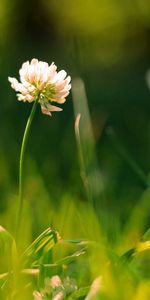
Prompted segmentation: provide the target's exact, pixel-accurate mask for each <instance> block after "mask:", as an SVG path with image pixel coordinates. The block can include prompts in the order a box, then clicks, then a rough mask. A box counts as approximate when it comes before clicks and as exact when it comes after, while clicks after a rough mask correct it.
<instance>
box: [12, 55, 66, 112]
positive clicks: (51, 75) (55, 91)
mask: <svg viewBox="0 0 150 300" xmlns="http://www.w3.org/2000/svg"><path fill="white" fill-rule="evenodd" d="M19 74H20V82H18V80H17V79H16V78H12V77H8V80H9V82H10V83H11V87H12V88H13V89H14V90H15V91H16V92H18V93H17V97H18V100H19V101H28V102H33V101H36V100H37V99H38V102H39V103H40V105H41V110H42V113H43V114H46V115H50V116H51V112H54V111H61V110H62V109H61V108H60V107H57V106H54V105H52V103H53V102H56V103H58V104H63V103H64V102H65V101H66V97H67V96H68V94H69V90H70V89H71V84H70V81H71V78H70V76H67V73H66V72H65V71H64V70H61V71H59V72H57V67H56V65H55V64H54V63H52V64H51V65H48V63H46V62H42V61H38V59H35V58H33V59H32V60H31V62H29V61H27V62H25V63H23V65H22V67H21V69H20V71H19ZM66 76H67V77H66Z"/></svg>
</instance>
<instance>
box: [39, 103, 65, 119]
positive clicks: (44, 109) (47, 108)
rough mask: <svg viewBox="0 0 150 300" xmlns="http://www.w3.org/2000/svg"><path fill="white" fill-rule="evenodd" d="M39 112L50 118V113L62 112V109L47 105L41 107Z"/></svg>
mask: <svg viewBox="0 0 150 300" xmlns="http://www.w3.org/2000/svg"><path fill="white" fill-rule="evenodd" d="M41 110H42V113H43V114H45V115H49V116H51V115H52V114H51V112H54V111H62V108H60V107H57V106H54V105H51V104H47V105H46V106H43V105H41Z"/></svg>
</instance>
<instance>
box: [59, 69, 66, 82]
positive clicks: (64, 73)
mask: <svg viewBox="0 0 150 300" xmlns="http://www.w3.org/2000/svg"><path fill="white" fill-rule="evenodd" d="M66 75H67V73H66V72H65V71H64V70H62V71H59V72H58V73H57V75H56V80H57V81H58V80H63V79H64V78H65V77H66Z"/></svg>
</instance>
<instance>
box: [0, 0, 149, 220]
mask: <svg viewBox="0 0 150 300" xmlns="http://www.w3.org/2000/svg"><path fill="white" fill-rule="evenodd" d="M0 54H1V55H0V70H1V71H0V91H1V108H0V136H1V139H0V215H1V223H2V225H6V226H8V219H7V217H6V216H7V212H8V211H9V210H10V211H11V209H12V210H13V208H12V207H14V205H15V203H16V201H17V200H16V196H17V189H18V162H19V153H20V146H21V140H22V136H23V131H24V128H25V124H26V120H27V118H28V115H29V112H30V109H31V104H28V103H19V102H17V99H16V95H15V93H14V91H13V90H12V89H11V87H10V84H9V82H8V80H7V78H8V76H11V77H17V78H18V76H19V75H18V74H19V73H18V71H19V69H20V67H21V65H22V63H23V62H25V61H27V60H31V59H32V58H33V57H35V58H38V59H39V60H42V61H47V62H48V63H49V64H50V63H51V62H52V61H54V62H55V63H56V65H57V66H58V69H59V70H60V69H65V70H66V71H67V73H68V74H69V75H71V77H72V79H74V78H76V77H81V78H82V80H83V81H84V84H85V89H86V94H87V99H88V105H89V110H90V114H91V120H92V126H93V132H94V137H95V142H96V153H97V159H98V165H99V170H100V172H101V179H102V181H103V194H104V197H103V196H102V193H101V192H99V194H97V196H96V202H97V207H99V208H100V209H101V208H103V209H104V210H107V211H108V212H110V215H111V214H112V215H113V216H114V214H115V215H116V216H118V215H120V216H121V222H122V223H124V220H126V217H127V216H129V215H130V213H131V211H132V209H133V208H134V207H135V206H136V204H138V202H139V201H140V198H141V195H142V194H143V192H144V190H145V188H147V187H148V186H149V178H148V177H149V169H150V117H149V115H150V91H149V90H148V87H147V83H146V80H145V75H146V72H147V70H148V68H149V67H150V1H149V0H133V1H129V0H126V1H120V0H92V1H91V0H86V1H85V0H80V1H79V0H76V1H71V0H59V1H55V0H51V1H50V0H43V1H42V0H41V1H40V0H30V1H23V0H13V1H9V0H1V1H0ZM83 127H84V126H83ZM85 131H86V127H85ZM25 167H26V168H25V175H26V177H25V183H24V184H25V195H26V197H27V198H28V199H30V201H31V203H32V213H33V215H35V216H36V215H37V211H38V210H39V211H41V215H42V216H41V219H40V218H39V224H40V225H39V226H42V224H47V223H48V222H50V221H51V220H50V219H47V220H45V217H44V212H45V211H46V210H47V204H46V203H51V204H50V205H52V206H53V207H54V209H55V210H56V212H57V209H58V207H59V205H60V203H61V201H62V198H63V199H67V200H64V201H69V200H68V199H71V200H73V201H75V202H76V203H78V201H79V202H86V201H87V200H86V195H85V193H84V188H83V185H82V180H81V178H80V168H79V162H78V153H77V146H76V140H75V135H74V112H73V103H72V95H70V96H69V97H68V99H67V101H66V103H65V104H64V106H63V112H62V113H55V114H53V116H52V118H49V117H47V116H44V115H42V114H41V112H40V107H38V111H37V114H36V117H35V120H34V122H33V126H32V131H31V136H30V140H29V143H28V150H27V156H26V164H25ZM100 184H101V183H100ZM102 198H103V200H102ZM42 211H43V214H42ZM11 214H12V216H13V217H12V219H14V218H15V217H14V216H15V213H14V212H11ZM33 223H34V221H33ZM33 225H35V224H33ZM36 226H37V225H36ZM43 226H44V225H43Z"/></svg>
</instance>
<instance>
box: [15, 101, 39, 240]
mask: <svg viewBox="0 0 150 300" xmlns="http://www.w3.org/2000/svg"><path fill="white" fill-rule="evenodd" d="M37 104H38V98H37V99H36V101H35V102H34V104H33V106H32V109H31V112H30V115H29V118H28V120H27V124H26V127H25V131H24V135H23V139H22V145H21V151H20V160H19V207H18V215H17V223H16V239H18V236H19V228H20V225H21V220H22V212H23V164H24V157H25V151H26V146H27V141H28V137H29V133H30V128H31V124H32V121H33V117H34V115H35V111H36V108H37Z"/></svg>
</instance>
